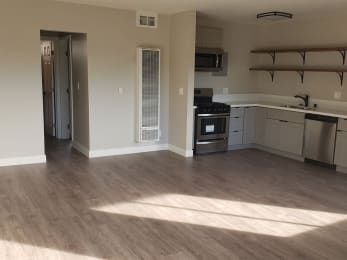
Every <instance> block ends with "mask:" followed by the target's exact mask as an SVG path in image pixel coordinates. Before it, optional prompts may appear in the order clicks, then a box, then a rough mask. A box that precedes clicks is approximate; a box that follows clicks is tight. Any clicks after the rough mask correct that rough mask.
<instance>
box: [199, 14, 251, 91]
mask: <svg viewBox="0 0 347 260" xmlns="http://www.w3.org/2000/svg"><path fill="white" fill-rule="evenodd" d="M197 23H198V24H199V25H205V26H213V27H216V28H221V29H222V30H223V37H222V42H221V46H215V47H222V48H223V49H224V51H225V52H227V53H228V73H227V75H226V76H214V75H213V74H212V73H210V72H196V73H195V87H200V88H213V90H214V93H215V94H222V93H223V88H228V89H229V93H230V94H241V93H253V92H255V89H256V75H254V74H251V73H249V67H250V66H251V65H252V64H253V63H254V57H253V56H252V55H251V54H250V53H249V51H250V50H251V49H253V48H254V47H255V46H256V28H255V26H253V25H242V24H233V23H227V22H218V21H215V20H211V19H206V18H199V19H198V20H197Z"/></svg>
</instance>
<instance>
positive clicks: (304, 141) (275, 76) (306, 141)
mask: <svg viewBox="0 0 347 260" xmlns="http://www.w3.org/2000/svg"><path fill="white" fill-rule="evenodd" d="M213 26H215V24H214V25H213ZM213 26H212V27H209V26H208V25H206V22H204V23H203V25H199V24H198V26H197V28H198V29H197V48H196V55H195V64H196V66H195V71H196V72H195V74H196V75H195V77H196V83H195V90H194V94H195V95H194V105H195V127H194V129H195V130H194V153H195V155H196V156H199V155H201V154H209V153H211V152H223V151H230V150H238V149H258V150H262V151H266V152H270V153H274V154H277V155H279V156H284V157H288V158H291V159H294V160H298V161H302V162H305V163H313V164H316V165H319V166H321V167H327V168H332V169H336V170H337V171H339V172H344V173H347V155H346V152H347V103H346V102H343V101H341V100H339V99H340V98H341V92H342V91H341V90H340V89H339V88H342V87H343V76H344V72H346V69H345V67H344V65H340V64H338V63H339V62H340V60H339V59H337V58H336V57H335V56H334V57H332V58H331V59H334V62H335V60H336V63H337V64H338V66H320V67H319V68H318V67H315V66H313V65H311V64H310V63H309V62H310V61H308V63H309V65H306V64H305V61H306V62H307V60H308V57H311V56H310V55H309V53H311V52H313V53H314V55H317V54H319V53H321V52H322V53H323V55H326V53H335V52H339V53H340V54H341V55H342V56H343V55H344V54H345V52H346V50H347V48H345V47H341V46H340V45H338V44H336V45H334V46H328V47H327V46H325V47H324V48H323V47H319V48H318V47H316V48H308V47H306V46H305V47H301V48H299V47H295V48H280V47H276V48H271V49H269V48H265V47H262V48H257V46H254V47H253V46H252V47H251V48H247V47H246V50H245V49H243V50H242V51H243V55H247V59H248V61H249V62H248V63H246V64H243V66H244V68H243V71H242V72H239V75H241V74H242V73H245V70H246V69H247V70H248V71H247V72H248V75H250V77H252V78H253V79H251V81H249V79H248V84H247V85H249V83H251V84H252V83H253V84H255V85H257V84H259V82H262V81H267V83H266V84H269V85H271V84H276V83H273V82H274V80H276V81H277V80H278V81H279V80H280V78H281V77H283V76H282V74H281V73H283V72H296V73H298V74H299V76H300V77H299V81H300V79H301V82H299V83H298V85H300V86H296V87H293V90H294V89H298V87H300V88H301V89H299V91H300V92H297V93H293V94H292V95H288V94H286V95H279V94H278V93H264V92H266V91H261V90H259V88H258V89H257V88H254V90H251V91H250V90H248V89H247V91H240V90H236V91H235V93H234V91H233V88H232V87H230V86H228V83H230V82H232V81H230V80H229V81H228V80H226V79H227V78H230V77H231V76H230V74H232V75H234V72H233V71H234V70H237V69H238V70H240V69H239V68H235V67H234V66H233V65H234V63H233V62H234V61H233V59H237V58H238V57H237V55H236V54H233V53H230V50H228V47H227V46H228V41H229V38H230V36H228V35H226V34H228V33H230V32H229V31H228V30H225V29H223V28H218V27H213ZM225 31H226V32H225ZM211 39H212V40H211ZM337 46H338V47H337ZM241 49H242V48H241ZM241 49H240V50H241ZM282 53H286V54H285V55H287V56H289V55H290V54H292V53H296V54H297V53H299V54H300V55H298V56H299V57H301V58H300V60H299V62H300V63H301V64H299V65H295V67H294V66H293V65H290V66H287V65H283V64H284V63H283V62H282V63H281V65H280V66H277V65H276V58H277V60H278V59H281V58H279V56H280V55H281V54H282ZM255 54H264V55H262V56H268V57H266V58H264V57H262V58H257V57H254V56H257V55H255ZM268 54H270V55H268ZM329 55H331V54H329ZM269 57H270V59H269ZM329 58H330V57H329ZM299 62H297V63H299ZM313 62H314V61H312V63H313ZM316 62H317V61H316ZM343 62H344V60H343ZM263 63H267V64H269V65H263ZM271 63H272V64H271ZM254 64H256V65H254ZM259 64H260V65H259ZM270 64H271V65H270ZM319 65H320V64H319ZM246 67H247V68H246ZM255 72H265V73H263V74H270V76H271V77H270V78H269V77H268V75H265V76H263V75H259V74H260V73H255ZM308 72H309V73H308ZM317 72H319V73H317ZM323 72H334V73H335V72H336V73H337V74H338V76H339V79H340V83H341V87H340V86H339V84H338V82H335V83H336V85H337V87H336V89H337V91H335V92H334V94H333V95H334V99H335V100H334V99H333V98H329V99H323V98H321V97H318V98H317V97H316V95H315V92H312V90H311V89H310V88H307V89H305V84H304V82H305V81H304V80H305V79H306V78H308V79H307V80H311V79H310V78H309V77H311V75H318V74H323V75H325V73H323ZM288 74H289V73H286V74H285V75H286V76H288ZM306 74H307V75H306ZM289 75H290V76H291V77H292V78H294V79H295V80H298V79H297V77H296V76H295V75H293V73H292V74H289ZM264 77H266V78H265V79H264ZM326 77H328V76H326ZM330 77H332V79H330V78H329V80H331V81H333V80H334V79H335V81H336V77H334V76H330ZM234 78H235V77H234ZM290 80H291V79H290ZM287 81H289V80H287ZM208 84H210V86H208ZM214 84H218V87H216V86H215V85H214ZM277 84H279V83H277ZM293 90H292V91H293ZM243 92H244V93H243ZM288 92H289V91H288ZM311 95H312V96H313V97H312V96H311ZM230 156H232V153H231V154H230Z"/></svg>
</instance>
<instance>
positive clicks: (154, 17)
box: [136, 12, 158, 28]
mask: <svg viewBox="0 0 347 260" xmlns="http://www.w3.org/2000/svg"><path fill="white" fill-rule="evenodd" d="M136 26H137V27H146V28H157V27H158V14H156V13H153V12H137V13H136Z"/></svg>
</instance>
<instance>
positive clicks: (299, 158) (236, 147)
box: [229, 144, 305, 162]
mask: <svg viewBox="0 0 347 260" xmlns="http://www.w3.org/2000/svg"><path fill="white" fill-rule="evenodd" d="M251 148H253V149H257V150H260V151H265V152H268V153H272V154H276V155H278V156H282V157H286V158H289V159H292V160H296V161H300V162H304V161H305V159H304V157H302V156H300V155H296V154H292V153H287V152H282V151H278V150H276V149H272V148H269V147H266V146H262V145H259V144H246V145H232V146H229V151H233V150H242V149H251Z"/></svg>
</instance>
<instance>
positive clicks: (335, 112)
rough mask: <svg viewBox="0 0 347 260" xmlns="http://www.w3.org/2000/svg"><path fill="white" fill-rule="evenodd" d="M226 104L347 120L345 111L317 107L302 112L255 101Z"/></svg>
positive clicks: (279, 105)
mask: <svg viewBox="0 0 347 260" xmlns="http://www.w3.org/2000/svg"><path fill="white" fill-rule="evenodd" d="M226 104H228V105H230V106H231V107H232V108H233V107H264V108H272V109H280V110H286V111H292V112H299V113H305V114H316V115H323V116H332V117H338V118H343V119H347V111H342V110H329V109H320V108H319V107H318V108H316V109H314V110H304V109H299V108H290V107H284V106H283V105H284V104H278V103H268V102H257V101H247V102H226Z"/></svg>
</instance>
